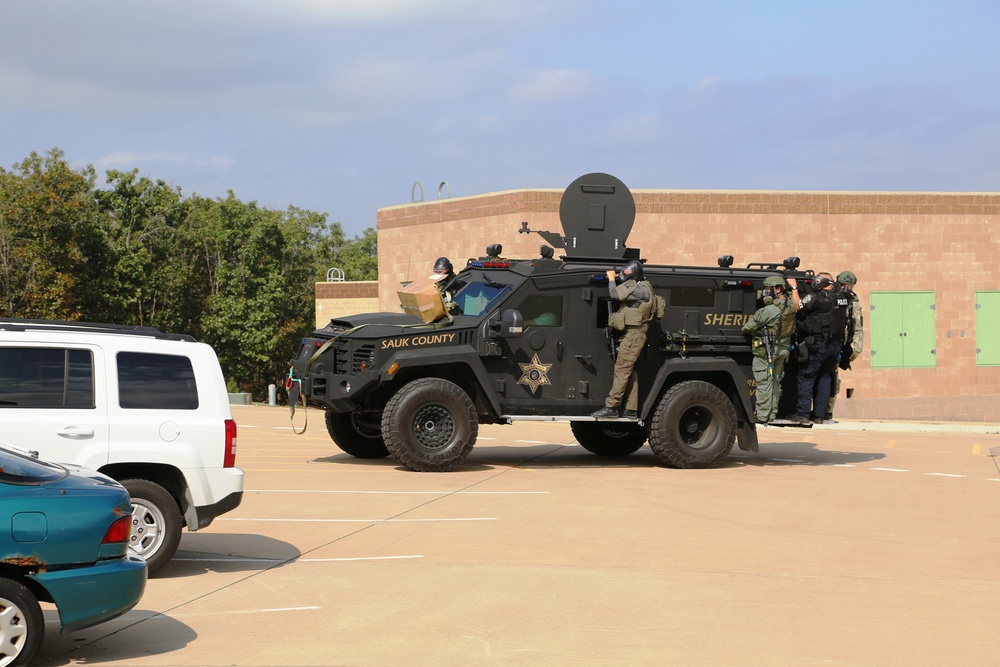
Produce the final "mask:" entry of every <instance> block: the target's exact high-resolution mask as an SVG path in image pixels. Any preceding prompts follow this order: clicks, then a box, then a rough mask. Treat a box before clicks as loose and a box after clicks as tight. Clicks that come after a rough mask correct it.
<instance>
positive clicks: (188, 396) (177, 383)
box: [118, 352, 198, 410]
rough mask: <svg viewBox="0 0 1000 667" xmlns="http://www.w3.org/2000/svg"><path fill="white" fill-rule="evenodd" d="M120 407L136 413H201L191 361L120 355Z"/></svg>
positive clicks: (137, 353) (159, 355)
mask: <svg viewBox="0 0 1000 667" xmlns="http://www.w3.org/2000/svg"><path fill="white" fill-rule="evenodd" d="M118 404H119V405H120V406H121V407H122V408H125V409H133V410H197V409H198V387H197V385H196V384H195V381H194V369H193V368H192V367H191V360H190V359H188V358H187V357H181V356H176V355H172V354H148V353H146V352H119V353H118Z"/></svg>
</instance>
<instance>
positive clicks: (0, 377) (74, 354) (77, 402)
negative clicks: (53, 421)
mask: <svg viewBox="0 0 1000 667" xmlns="http://www.w3.org/2000/svg"><path fill="white" fill-rule="evenodd" d="M0 408H80V409H93V408H94V355H93V354H92V353H91V352H90V350H70V349H64V348H48V347H4V348H0Z"/></svg>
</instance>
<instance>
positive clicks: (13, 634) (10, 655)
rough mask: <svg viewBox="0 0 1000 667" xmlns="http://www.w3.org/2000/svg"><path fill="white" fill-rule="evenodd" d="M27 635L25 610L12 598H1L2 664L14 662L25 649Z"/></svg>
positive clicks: (0, 644) (0, 656) (0, 638)
mask: <svg viewBox="0 0 1000 667" xmlns="http://www.w3.org/2000/svg"><path fill="white" fill-rule="evenodd" d="M27 636H28V624H27V622H26V621H25V620H24V612H22V611H21V609H20V607H18V606H17V605H16V604H13V603H12V602H11V601H10V600H5V599H2V598H0V666H3V665H9V664H11V663H12V662H14V660H15V659H16V658H17V656H19V655H20V654H21V651H22V650H23V649H24V642H25V639H26V638H27Z"/></svg>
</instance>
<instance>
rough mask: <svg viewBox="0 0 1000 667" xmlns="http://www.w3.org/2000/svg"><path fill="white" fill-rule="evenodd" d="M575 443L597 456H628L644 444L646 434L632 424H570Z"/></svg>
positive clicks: (636, 425)
mask: <svg viewBox="0 0 1000 667" xmlns="http://www.w3.org/2000/svg"><path fill="white" fill-rule="evenodd" d="M569 428H570V430H571V431H573V435H574V436H575V437H576V441H577V442H579V443H580V446H581V447H583V448H584V449H586V450H587V451H588V452H593V453H594V454H597V455H598V456H628V455H629V454H632V453H633V452H635V451H637V450H638V449H639V448H640V447H642V446H643V445H644V444H645V443H646V433H645V432H644V431H643V429H642V427H641V426H639V425H638V424H636V423H633V422H600V421H597V422H570V423H569Z"/></svg>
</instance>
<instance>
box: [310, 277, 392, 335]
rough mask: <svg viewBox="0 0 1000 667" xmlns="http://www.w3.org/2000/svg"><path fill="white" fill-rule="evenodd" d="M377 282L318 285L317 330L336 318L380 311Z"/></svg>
mask: <svg viewBox="0 0 1000 667" xmlns="http://www.w3.org/2000/svg"><path fill="white" fill-rule="evenodd" d="M378 290H379V284H378V281H377V280H365V281H357V282H335V283H316V328H317V329H319V328H322V327H325V326H326V325H327V323H328V322H329V321H330V320H331V319H333V318H335V317H342V316H344V315H355V314H357V313H371V312H375V311H377V310H379V298H378Z"/></svg>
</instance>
